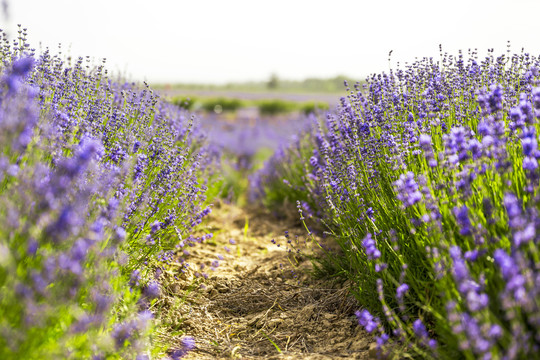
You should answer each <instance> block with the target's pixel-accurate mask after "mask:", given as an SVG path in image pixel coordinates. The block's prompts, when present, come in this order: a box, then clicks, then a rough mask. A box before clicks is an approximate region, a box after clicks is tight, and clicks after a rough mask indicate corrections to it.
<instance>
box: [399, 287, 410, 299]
mask: <svg viewBox="0 0 540 360" xmlns="http://www.w3.org/2000/svg"><path fill="white" fill-rule="evenodd" d="M408 291H409V285H407V284H405V283H404V284H401V285H399V286H398V288H397V290H396V296H397V298H398V299H402V298H403V295H405V294H406V293H407V292H408Z"/></svg>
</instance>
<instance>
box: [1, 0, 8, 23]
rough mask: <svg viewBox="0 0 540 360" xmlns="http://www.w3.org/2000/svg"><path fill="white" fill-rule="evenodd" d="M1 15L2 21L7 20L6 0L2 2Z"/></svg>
mask: <svg viewBox="0 0 540 360" xmlns="http://www.w3.org/2000/svg"><path fill="white" fill-rule="evenodd" d="M1 5H2V15H4V20H6V21H7V20H9V4H8V1H7V0H2V4H1Z"/></svg>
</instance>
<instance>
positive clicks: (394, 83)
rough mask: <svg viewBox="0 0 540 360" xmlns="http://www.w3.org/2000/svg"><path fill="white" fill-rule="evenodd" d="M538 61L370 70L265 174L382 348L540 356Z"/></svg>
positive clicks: (473, 58)
mask: <svg viewBox="0 0 540 360" xmlns="http://www.w3.org/2000/svg"><path fill="white" fill-rule="evenodd" d="M538 69H540V60H539V59H538V58H537V57H533V56H530V55H529V54H526V53H521V54H517V55H511V54H510V53H508V54H506V55H501V56H498V57H495V56H494V55H493V52H490V54H489V56H487V57H486V58H485V59H478V56H477V55H476V53H475V52H469V57H468V58H467V59H466V58H465V57H464V56H463V54H461V53H460V54H459V55H458V56H451V55H447V54H442V53H441V58H440V60H439V61H435V60H434V59H432V58H426V59H423V60H421V61H418V62H415V63H413V64H410V65H407V66H406V67H405V68H404V69H398V70H392V71H390V73H388V74H380V75H373V76H371V77H370V78H369V79H368V82H367V85H366V86H365V88H364V89H361V88H360V86H359V85H357V86H355V87H354V88H353V89H348V93H349V95H348V96H347V97H346V98H342V99H341V105H340V107H339V109H338V111H337V112H336V113H329V114H328V116H327V118H326V120H325V121H324V122H323V123H321V124H320V126H319V130H318V131H317V132H316V133H314V134H311V135H310V134H307V135H306V139H305V140H304V143H301V144H300V148H293V149H291V150H290V151H289V153H288V154H287V155H285V159H287V160H288V161H290V162H288V163H285V164H282V165H281V166H279V167H275V166H274V164H273V163H270V164H271V166H272V167H270V168H267V169H266V170H264V172H263V173H262V175H261V181H260V182H259V190H258V193H259V194H261V195H260V196H262V197H263V198H264V199H269V198H272V197H276V196H277V194H276V192H275V189H279V191H288V196H290V197H291V198H295V197H296V198H297V199H298V200H303V199H305V201H306V203H307V204H308V205H309V206H310V207H311V208H312V209H311V211H312V212H313V213H315V214H317V217H319V218H320V219H321V220H322V221H323V222H324V223H325V224H327V226H328V229H329V230H330V231H331V232H332V234H333V235H334V237H335V239H336V242H337V244H338V245H339V248H340V251H339V252H338V253H334V254H329V258H328V259H327V260H326V261H327V262H330V263H331V264H332V266H334V268H335V271H337V272H341V273H345V274H346V275H347V276H348V277H349V278H350V279H352V280H353V281H354V283H355V284H356V285H355V288H354V289H353V292H354V293H355V295H356V296H357V298H358V300H359V302H360V304H362V305H363V307H364V308H363V309H361V310H360V311H358V313H357V316H358V319H359V323H360V324H361V325H362V326H364V327H365V328H366V329H367V330H368V331H370V332H375V333H376V334H377V342H378V344H379V348H380V351H381V355H384V354H385V353H386V354H387V355H388V354H389V355H394V356H396V357H401V356H413V357H422V358H464V359H476V358H482V359H489V358H494V359H495V358H497V359H498V358H501V359H517V358H524V357H533V358H535V357H536V356H537V354H538V353H539V352H540V349H539V346H540V335H539V334H540V331H539V330H540V328H539V326H540V322H539V319H540V309H539V306H540V294H539V290H538V289H540V287H539V285H540V257H539V255H540V254H539V250H538V241H539V239H540V236H538V235H537V232H538V227H539V226H540V220H539V217H538V210H539V209H540V198H539V180H540V177H539V170H538V159H539V158H540V152H539V151H538V131H539V126H540V125H539V122H538V119H539V117H540V75H539V71H538ZM277 156H283V155H277ZM277 159H278V158H277V157H276V158H275V159H274V160H273V161H274V163H275V162H277V161H278V160H277ZM283 183H286V184H290V186H288V188H289V189H290V190H287V187H284V186H282V185H276V184H283ZM377 294H378V295H377Z"/></svg>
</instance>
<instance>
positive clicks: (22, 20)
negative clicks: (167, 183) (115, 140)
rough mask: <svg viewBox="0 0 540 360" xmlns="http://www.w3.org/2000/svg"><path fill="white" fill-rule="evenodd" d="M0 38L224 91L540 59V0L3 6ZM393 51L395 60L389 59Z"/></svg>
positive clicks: (28, 1) (43, 2)
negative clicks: (434, 64) (422, 63)
mask: <svg viewBox="0 0 540 360" xmlns="http://www.w3.org/2000/svg"><path fill="white" fill-rule="evenodd" d="M1 1H5V2H7V3H8V16H7V18H6V17H5V16H0V29H4V30H7V32H8V34H9V35H10V36H15V35H16V34H17V24H21V25H22V26H23V27H25V28H27V29H28V33H29V39H30V42H31V44H32V46H33V47H35V48H36V49H40V48H45V47H49V48H50V49H51V50H54V51H56V50H57V49H58V44H62V52H63V53H64V54H69V55H71V56H75V57H76V56H90V57H92V58H93V59H95V62H96V63H98V62H99V61H100V59H102V58H106V59H107V64H108V65H107V67H108V69H109V70H110V71H112V72H114V73H121V74H123V75H124V76H127V77H128V78H130V79H133V80H137V81H142V80H147V81H149V82H150V83H175V82H183V83H216V84H222V83H226V82H241V81H250V80H254V81H258V80H266V79H268V78H269V77H270V75H271V74H273V73H274V74H276V75H277V76H278V77H279V78H282V79H297V80H300V79H304V78H307V77H321V78H325V77H333V76H336V75H346V76H347V77H350V78H351V80H361V79H363V78H365V77H366V76H367V75H369V74H372V73H379V72H383V71H388V70H389V68H390V67H392V68H395V67H396V66H397V65H398V62H399V64H400V66H402V65H403V64H404V63H405V62H408V63H411V62H413V61H414V60H415V58H422V57H425V56H432V57H435V58H438V57H439V44H442V48H443V51H446V52H448V53H450V54H457V52H458V50H460V49H462V50H464V51H465V52H466V51H467V49H469V48H477V49H478V51H479V53H480V54H481V55H482V56H483V55H485V54H486V51H487V49H490V48H494V49H495V53H496V54H502V53H504V52H506V45H507V41H508V40H510V42H511V50H512V52H520V51H521V48H522V47H524V48H525V51H526V52H529V53H531V54H533V55H540V41H539V40H538V36H539V34H540V21H538V16H539V15H538V14H540V1H539V0H489V1H485V0H453V1H439V0H427V1H425V0H410V1H408V0H371V1H365V0H355V1H354V0H333V1H319V0H308V1H304V0H272V1H267V0H152V1H148V0H147V1H142V0H91V1H90V0H1ZM390 50H392V57H391V61H390V62H389V61H388V53H389V52H390Z"/></svg>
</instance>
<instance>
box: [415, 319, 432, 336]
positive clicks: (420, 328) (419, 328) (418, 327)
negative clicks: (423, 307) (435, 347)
mask: <svg viewBox="0 0 540 360" xmlns="http://www.w3.org/2000/svg"><path fill="white" fill-rule="evenodd" d="M413 331H414V333H415V335H416V336H418V337H419V338H421V339H425V338H427V337H428V332H427V330H426V327H425V326H424V324H423V323H422V320H420V319H416V320H415V321H414V323H413Z"/></svg>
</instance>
